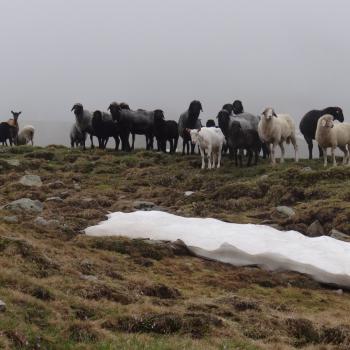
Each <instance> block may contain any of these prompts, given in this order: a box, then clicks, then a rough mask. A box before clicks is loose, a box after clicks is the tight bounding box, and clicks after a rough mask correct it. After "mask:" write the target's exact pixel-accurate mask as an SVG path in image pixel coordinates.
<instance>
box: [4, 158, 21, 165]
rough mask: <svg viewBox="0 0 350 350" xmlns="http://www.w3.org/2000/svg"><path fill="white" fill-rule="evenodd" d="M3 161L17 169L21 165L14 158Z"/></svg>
mask: <svg viewBox="0 0 350 350" xmlns="http://www.w3.org/2000/svg"><path fill="white" fill-rule="evenodd" d="M4 161H5V162H6V163H7V164H8V165H11V166H14V167H18V166H20V165H21V163H20V161H19V160H18V159H16V158H13V159H4Z"/></svg>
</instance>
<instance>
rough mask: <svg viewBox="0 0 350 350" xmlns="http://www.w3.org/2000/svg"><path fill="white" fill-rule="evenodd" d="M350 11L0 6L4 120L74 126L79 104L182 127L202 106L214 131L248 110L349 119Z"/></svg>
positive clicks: (165, 4) (192, 2) (344, 4)
mask: <svg viewBox="0 0 350 350" xmlns="http://www.w3.org/2000/svg"><path fill="white" fill-rule="evenodd" d="M349 11H350V5H349V2H348V1H346V0H343V1H341V0H333V1H331V0H329V1H325V0H284V1H281V0H255V1H252V0H244V1H243V0H242V1H236V0H220V1H214V0H176V1H175V0H174V1H170V0H147V1H145V0H127V1H122V0H114V1H113V0H99V1H97V0H96V1H94V0H70V1H62V0H30V1H28V0H1V11H0V43H1V44H0V45H1V77H0V96H1V100H0V101H1V102H0V115H1V116H2V119H5V118H7V117H8V116H9V111H10V110H11V109H15V110H23V116H22V117H21V118H22V123H25V120H43V119H46V120H62V121H73V114H72V113H71V112H70V108H71V106H72V104H73V103H74V102H78V101H79V102H82V103H83V104H84V106H86V107H87V108H89V109H97V108H102V109H106V107H107V106H108V104H109V103H110V102H111V101H114V100H117V101H126V102H128V103H129V104H130V106H131V107H132V108H146V109H155V108H162V109H163V110H164V111H165V112H166V117H167V118H169V119H177V118H178V115H179V114H180V112H182V111H183V110H185V108H187V106H188V104H189V102H190V101H191V100H193V99H199V100H201V101H202V103H203V108H204V114H203V116H202V119H203V120H206V119H207V118H209V117H213V116H215V115H216V113H217V111H218V109H219V108H220V107H221V106H222V105H223V104H224V103H226V102H232V101H233V99H236V98H239V99H241V100H242V101H243V103H244V105H245V107H246V110H247V111H249V112H252V113H258V112H260V111H261V110H262V109H263V108H264V107H265V106H267V105H272V106H275V108H276V110H277V111H278V112H289V113H291V114H292V115H293V116H294V117H295V118H296V119H299V118H300V117H301V115H303V114H304V113H305V112H306V111H307V110H309V109H312V108H314V107H323V106H327V105H340V106H342V107H343V109H344V113H345V117H346V119H348V118H347V114H348V113H349V112H350V101H349V98H348V91H349V89H348V86H349V74H348V72H349V68H348V66H349V64H350V46H349V45H350V44H349V43H350V41H349V33H350V23H349ZM22 125H23V124H22ZM48 132H49V131H48Z"/></svg>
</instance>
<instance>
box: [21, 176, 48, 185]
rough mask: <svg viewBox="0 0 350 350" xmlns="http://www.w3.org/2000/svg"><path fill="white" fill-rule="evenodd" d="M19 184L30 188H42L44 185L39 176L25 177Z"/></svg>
mask: <svg viewBox="0 0 350 350" xmlns="http://www.w3.org/2000/svg"><path fill="white" fill-rule="evenodd" d="M19 183H20V184H22V185H23V186H28V187H41V186H42V185H43V183H42V182H41V179H40V176H38V175H24V176H22V177H21V179H20V180H19Z"/></svg>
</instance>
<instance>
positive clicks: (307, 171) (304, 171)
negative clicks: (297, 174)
mask: <svg viewBox="0 0 350 350" xmlns="http://www.w3.org/2000/svg"><path fill="white" fill-rule="evenodd" d="M310 171H312V169H311V168H310V167H309V166H306V167H305V168H302V169H301V172H302V173H309V172H310Z"/></svg>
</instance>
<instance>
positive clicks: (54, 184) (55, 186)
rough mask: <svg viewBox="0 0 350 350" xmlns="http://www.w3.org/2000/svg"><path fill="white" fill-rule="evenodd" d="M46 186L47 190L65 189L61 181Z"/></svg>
mask: <svg viewBox="0 0 350 350" xmlns="http://www.w3.org/2000/svg"><path fill="white" fill-rule="evenodd" d="M47 186H48V187H49V188H52V189H58V188H63V187H65V185H64V183H63V182H62V181H59V180H57V181H54V182H50V183H49V184H47Z"/></svg>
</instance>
